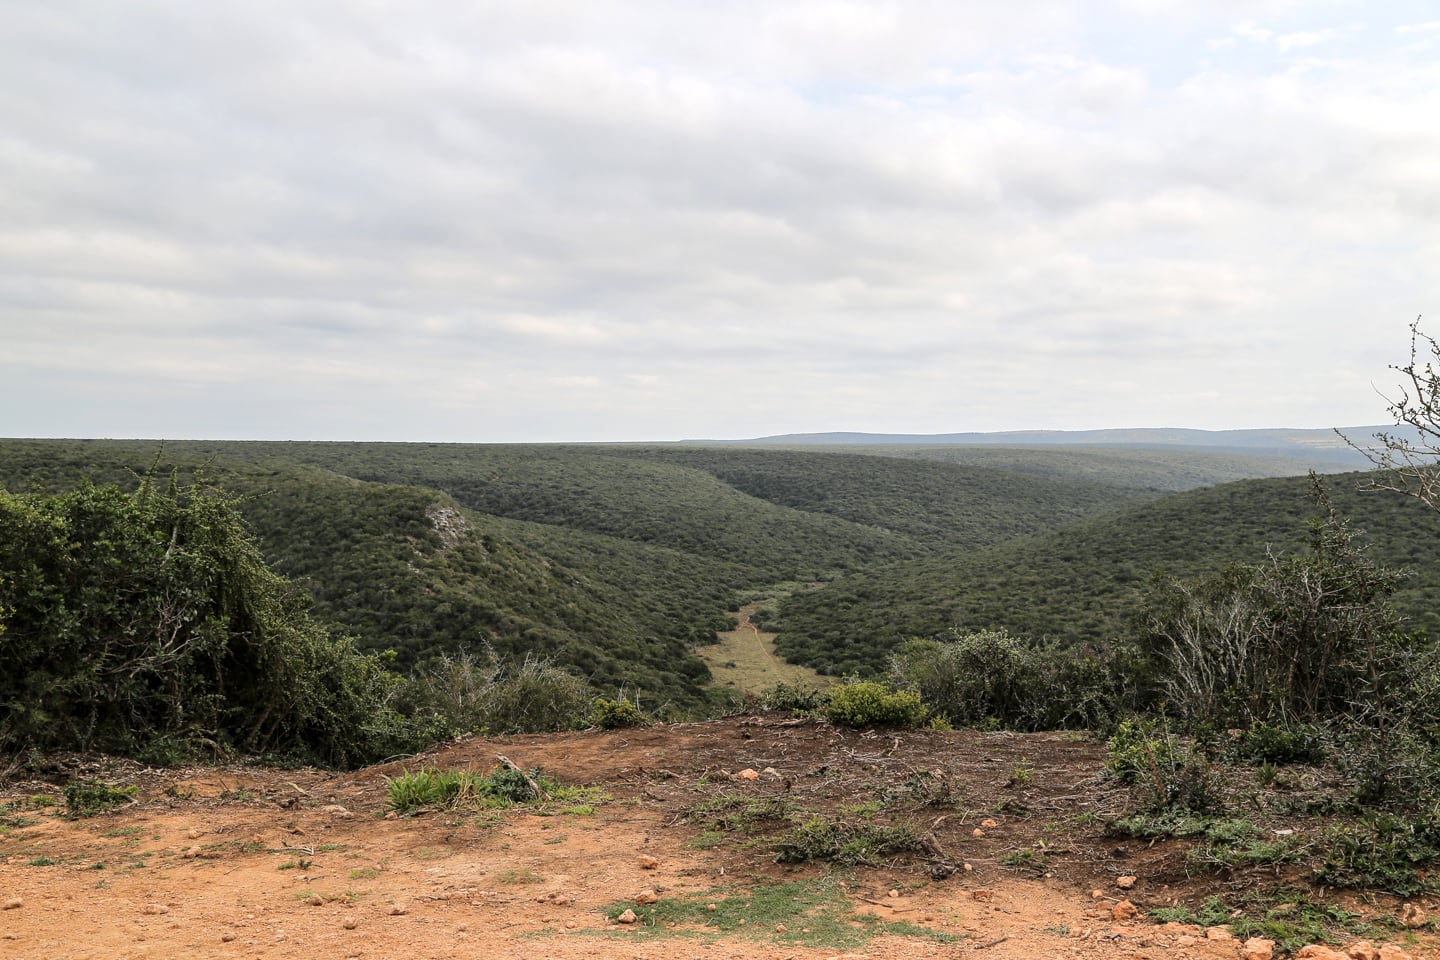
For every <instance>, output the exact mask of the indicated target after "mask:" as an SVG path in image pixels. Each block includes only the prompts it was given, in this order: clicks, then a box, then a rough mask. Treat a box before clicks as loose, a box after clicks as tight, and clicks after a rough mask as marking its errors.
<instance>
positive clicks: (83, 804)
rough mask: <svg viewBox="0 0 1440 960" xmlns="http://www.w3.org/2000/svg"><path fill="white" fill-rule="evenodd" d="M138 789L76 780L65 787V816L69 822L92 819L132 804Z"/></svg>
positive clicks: (97, 781)
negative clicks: (86, 818) (97, 815)
mask: <svg viewBox="0 0 1440 960" xmlns="http://www.w3.org/2000/svg"><path fill="white" fill-rule="evenodd" d="M139 793H140V788H139V787H136V786H133V785H132V786H129V787H112V786H110V785H109V784H106V783H101V782H100V781H99V780H76V781H74V782H73V783H68V784H66V785H65V816H66V817H67V818H68V819H71V820H80V819H83V818H85V817H93V816H95V815H96V814H100V813H104V812H105V811H107V810H114V809H115V808H116V807H123V806H126V805H127V804H130V803H134V802H135V798H136V796H137V795H138V794H139Z"/></svg>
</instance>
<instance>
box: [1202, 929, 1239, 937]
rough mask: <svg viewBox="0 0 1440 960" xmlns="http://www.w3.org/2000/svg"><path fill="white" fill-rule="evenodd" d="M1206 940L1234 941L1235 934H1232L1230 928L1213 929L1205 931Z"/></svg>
mask: <svg viewBox="0 0 1440 960" xmlns="http://www.w3.org/2000/svg"><path fill="white" fill-rule="evenodd" d="M1205 939H1206V940H1234V939H1235V934H1233V933H1231V932H1230V928H1229V927H1211V928H1209V929H1208V930H1206V931H1205Z"/></svg>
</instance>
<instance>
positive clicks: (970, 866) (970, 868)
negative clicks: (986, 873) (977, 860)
mask: <svg viewBox="0 0 1440 960" xmlns="http://www.w3.org/2000/svg"><path fill="white" fill-rule="evenodd" d="M974 869H975V864H973V863H967V864H965V870H966V872H969V871H971V870H974Z"/></svg>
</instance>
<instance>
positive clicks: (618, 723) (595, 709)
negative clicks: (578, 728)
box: [590, 696, 652, 730]
mask: <svg viewBox="0 0 1440 960" xmlns="http://www.w3.org/2000/svg"><path fill="white" fill-rule="evenodd" d="M651 722H652V721H651V718H650V717H648V716H646V714H645V711H643V710H641V709H640V704H639V703H637V702H636V701H634V700H631V699H629V698H628V697H625V696H619V697H616V698H615V699H614V700H611V699H610V698H608V697H596V698H595V702H594V703H592V704H591V705H590V726H592V727H599V728H600V729H601V730H621V729H624V728H625V727H643V726H645V725H646V724H648V723H651Z"/></svg>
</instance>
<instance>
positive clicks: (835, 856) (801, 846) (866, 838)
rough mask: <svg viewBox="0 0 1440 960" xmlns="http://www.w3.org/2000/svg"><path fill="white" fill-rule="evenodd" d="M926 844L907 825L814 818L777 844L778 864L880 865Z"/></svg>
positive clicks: (919, 848)
mask: <svg viewBox="0 0 1440 960" xmlns="http://www.w3.org/2000/svg"><path fill="white" fill-rule="evenodd" d="M924 846H925V844H924V841H923V840H922V839H921V838H920V836H919V835H918V834H916V832H915V830H914V828H912V827H910V826H908V825H905V824H891V825H888V826H887V825H884V824H878V823H858V824H849V823H843V822H840V821H838V820H827V819H825V818H824V817H821V816H814V817H811V818H810V819H809V820H806V821H805V822H804V823H802V824H800V825H798V826H796V827H795V828H794V829H793V830H791V831H790V832H789V833H788V834H786V835H785V836H784V837H783V838H782V839H781V840H779V841H778V842H777V843H776V845H775V861H776V862H777V863H805V862H808V861H811V860H830V861H833V862H835V863H840V864H844V865H846V866H872V867H873V866H879V865H880V863H881V859H880V858H882V857H885V856H888V855H890V854H895V853H909V852H912V851H915V850H923V849H924Z"/></svg>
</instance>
